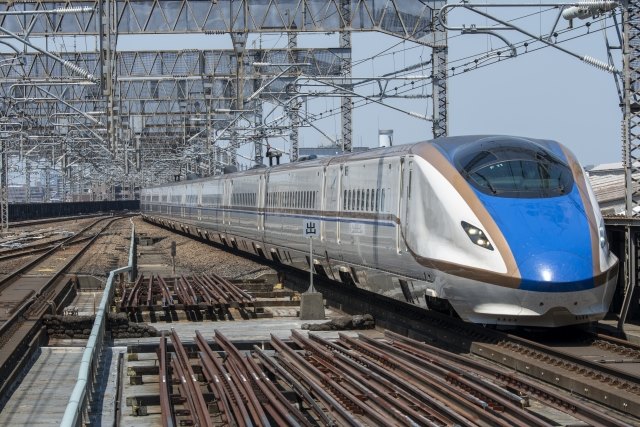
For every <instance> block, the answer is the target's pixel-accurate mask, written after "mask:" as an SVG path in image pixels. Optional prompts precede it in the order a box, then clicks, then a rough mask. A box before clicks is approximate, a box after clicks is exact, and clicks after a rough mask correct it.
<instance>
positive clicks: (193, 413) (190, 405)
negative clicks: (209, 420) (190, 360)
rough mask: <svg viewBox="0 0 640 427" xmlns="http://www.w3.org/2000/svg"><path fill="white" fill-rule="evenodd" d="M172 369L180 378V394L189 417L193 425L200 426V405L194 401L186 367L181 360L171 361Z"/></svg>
mask: <svg viewBox="0 0 640 427" xmlns="http://www.w3.org/2000/svg"><path fill="white" fill-rule="evenodd" d="M174 348H175V343H174ZM171 367H172V369H173V375H174V376H177V377H178V383H179V384H178V387H179V388H180V389H181V390H182V392H181V393H180V394H181V395H182V397H183V398H184V400H183V402H186V407H187V410H188V412H189V417H190V418H191V421H192V422H193V425H195V426H200V425H201V424H200V416H199V410H198V403H197V402H195V401H194V393H193V390H192V389H191V386H190V382H191V381H190V379H189V374H188V373H186V372H185V371H184V366H182V363H181V362H180V359H179V358H178V359H171ZM181 424H182V423H181Z"/></svg>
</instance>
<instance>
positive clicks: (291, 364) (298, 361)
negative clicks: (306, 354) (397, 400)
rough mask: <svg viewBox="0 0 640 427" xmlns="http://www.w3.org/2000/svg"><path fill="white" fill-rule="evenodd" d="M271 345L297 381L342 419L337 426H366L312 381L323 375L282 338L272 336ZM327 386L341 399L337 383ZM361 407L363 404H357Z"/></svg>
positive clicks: (328, 383) (329, 382) (330, 381)
mask: <svg viewBox="0 0 640 427" xmlns="http://www.w3.org/2000/svg"><path fill="white" fill-rule="evenodd" d="M270 342H271V345H272V346H273V348H274V349H276V350H277V351H278V355H279V356H280V357H281V358H282V365H283V366H285V367H286V368H287V369H288V370H289V372H290V373H292V374H293V375H295V376H296V377H297V379H298V380H299V381H300V382H302V383H303V384H305V385H306V386H307V387H308V388H309V389H310V390H311V391H312V392H313V393H314V394H315V395H316V396H317V398H318V399H319V400H321V401H322V403H323V404H324V405H325V407H326V408H327V410H328V411H330V413H331V414H332V415H334V416H337V417H339V418H340V420H339V422H337V424H342V425H350V426H354V427H364V426H365V425H366V424H365V423H363V422H361V421H360V420H357V419H356V418H355V417H354V416H353V413H352V412H350V411H349V410H348V409H347V408H346V407H345V406H344V405H343V404H342V403H341V402H339V401H338V400H337V399H336V398H334V397H333V395H332V394H330V393H329V392H327V391H326V390H325V388H324V387H323V386H321V385H320V384H318V383H316V382H315V381H312V380H311V378H310V377H311V375H315V376H316V377H319V378H321V377H322V373H321V372H320V371H319V370H318V369H317V368H315V367H313V366H310V365H309V364H308V363H306V362H305V360H304V359H303V358H302V356H300V355H299V354H297V353H296V352H295V351H294V350H292V349H291V348H290V347H289V346H288V345H286V344H285V343H284V342H283V341H282V340H281V339H280V338H278V337H277V336H275V335H273V334H271V341H270ZM325 385H330V386H331V388H332V392H333V393H335V394H337V395H338V396H339V397H338V399H340V398H341V397H342V393H340V389H341V388H340V387H339V386H338V388H335V382H333V381H332V380H330V379H327V382H326V383H325ZM357 403H358V404H359V405H358V406H361V405H362V403H361V402H357Z"/></svg>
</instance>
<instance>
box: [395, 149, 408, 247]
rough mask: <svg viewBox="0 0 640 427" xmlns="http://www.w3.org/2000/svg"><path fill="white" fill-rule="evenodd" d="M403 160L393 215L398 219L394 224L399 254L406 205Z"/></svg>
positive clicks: (401, 159)
mask: <svg viewBox="0 0 640 427" xmlns="http://www.w3.org/2000/svg"><path fill="white" fill-rule="evenodd" d="M404 161H405V158H404V157H400V166H399V168H398V173H399V175H398V188H397V192H398V203H397V204H396V211H395V215H396V216H397V218H398V219H399V223H398V224H396V252H398V253H400V250H401V249H400V246H401V243H402V231H403V230H402V221H403V220H404V215H403V212H404V211H405V209H406V203H405V195H404V170H405V164H404Z"/></svg>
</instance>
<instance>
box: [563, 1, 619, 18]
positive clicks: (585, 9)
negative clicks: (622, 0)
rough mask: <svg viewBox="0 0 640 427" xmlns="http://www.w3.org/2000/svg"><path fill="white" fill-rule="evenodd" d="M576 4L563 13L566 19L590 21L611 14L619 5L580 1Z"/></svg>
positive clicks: (605, 2)
mask: <svg viewBox="0 0 640 427" xmlns="http://www.w3.org/2000/svg"><path fill="white" fill-rule="evenodd" d="M575 4H576V5H575V6H571V7H568V8H566V9H565V10H563V11H562V17H563V18H564V19H566V20H571V19H576V18H578V19H588V18H591V17H594V16H597V15H600V14H601V13H605V12H609V11H611V10H613V9H615V8H616V7H618V5H619V3H618V2H617V1H579V2H577V3H575Z"/></svg>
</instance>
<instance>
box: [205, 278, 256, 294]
mask: <svg viewBox="0 0 640 427" xmlns="http://www.w3.org/2000/svg"><path fill="white" fill-rule="evenodd" d="M204 276H205V277H207V278H209V279H211V280H216V281H218V283H221V284H223V285H224V286H225V287H227V288H228V290H229V292H231V293H233V294H235V296H236V297H237V298H239V299H240V300H242V299H246V300H247V301H253V300H254V298H253V296H251V294H249V293H248V292H246V291H244V290H242V289H240V288H239V287H237V286H236V285H234V284H233V283H231V282H229V281H228V280H227V279H225V278H223V277H221V276H219V275H217V274H215V273H213V272H209V273H208V274H205V275H204Z"/></svg>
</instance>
